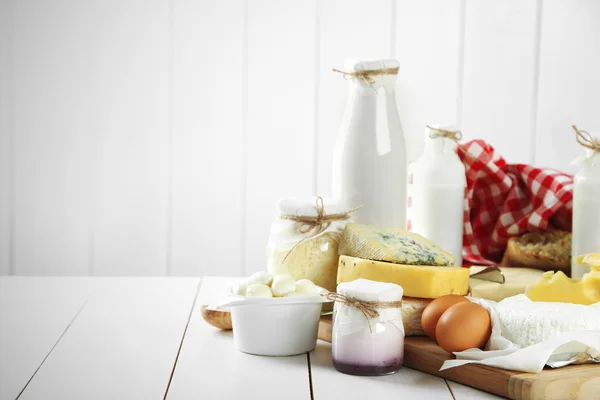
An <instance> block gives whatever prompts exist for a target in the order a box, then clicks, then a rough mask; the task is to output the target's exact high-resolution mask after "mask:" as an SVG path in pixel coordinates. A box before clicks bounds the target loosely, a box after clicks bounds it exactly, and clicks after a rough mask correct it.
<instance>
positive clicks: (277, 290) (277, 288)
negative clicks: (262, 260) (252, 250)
mask: <svg viewBox="0 0 600 400" xmlns="http://www.w3.org/2000/svg"><path fill="white" fill-rule="evenodd" d="M295 289H296V281H294V278H292V276H291V275H287V274H286V275H277V276H275V278H273V284H272V285H271V290H272V291H273V296H275V297H283V296H285V295H286V294H288V293H290V292H293V291H294V290H295Z"/></svg>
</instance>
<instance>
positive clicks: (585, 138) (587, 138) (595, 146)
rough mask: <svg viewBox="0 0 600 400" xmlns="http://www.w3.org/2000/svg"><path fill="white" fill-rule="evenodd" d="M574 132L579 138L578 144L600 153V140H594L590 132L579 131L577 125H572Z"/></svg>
mask: <svg viewBox="0 0 600 400" xmlns="http://www.w3.org/2000/svg"><path fill="white" fill-rule="evenodd" d="M572 128H573V130H574V131H575V135H576V138H577V143H579V144H580V145H582V146H583V147H585V148H587V149H590V150H593V151H596V152H600V140H598V139H596V138H594V137H593V136H592V135H590V133H589V132H587V131H584V130H580V129H577V127H576V126H575V125H572Z"/></svg>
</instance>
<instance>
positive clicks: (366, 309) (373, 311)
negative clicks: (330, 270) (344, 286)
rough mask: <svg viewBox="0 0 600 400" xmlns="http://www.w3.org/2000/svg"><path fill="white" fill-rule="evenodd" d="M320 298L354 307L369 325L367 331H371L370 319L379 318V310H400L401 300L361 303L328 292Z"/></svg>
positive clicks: (360, 301)
mask: <svg viewBox="0 0 600 400" xmlns="http://www.w3.org/2000/svg"><path fill="white" fill-rule="evenodd" d="M321 296H323V297H325V298H326V299H327V300H331V301H334V302H338V303H341V304H343V305H345V306H349V307H354V308H356V309H357V310H358V311H360V312H361V313H362V315H364V316H365V319H366V320H367V323H368V324H369V330H370V331H371V332H372V330H371V323H370V321H369V320H370V319H373V318H377V317H378V316H379V311H377V309H379V308H400V307H402V300H397V301H363V300H357V299H355V298H353V297H350V296H346V295H343V294H340V293H334V292H328V293H323V294H322V295H321Z"/></svg>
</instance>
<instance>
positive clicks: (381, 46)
mask: <svg viewBox="0 0 600 400" xmlns="http://www.w3.org/2000/svg"><path fill="white" fill-rule="evenodd" d="M599 19H600V5H599V4H598V2H596V1H594V0H577V1H576V0H568V1H561V0H535V1H534V0H531V1H526V2H522V1H516V0H515V1H513V0H510V1H505V2H495V1H492V0H485V1H474V0H451V1H444V0H424V1H419V2H414V1H409V0H374V1H370V2H368V5H367V3H366V2H364V1H359V0H351V1H338V0H309V1H306V2H301V1H291V0H289V1H275V0H226V1H217V0H206V1H200V2H198V1H192V0H152V1H142V0H126V1H116V0H110V1H100V0H89V1H86V2H80V1H76V0H55V1H53V2H46V1H42V0H20V1H17V0H0V274H18V275H38V274H42V275H165V274H166V275H170V274H173V275H207V274H210V275H232V276H235V275H245V274H248V273H250V272H253V271H257V270H261V269H264V267H265V246H266V241H267V238H268V234H269V226H270V223H271V220H272V219H273V217H274V213H275V202H276V201H277V199H278V198H280V197H283V196H292V195H298V196H302V195H315V194H321V195H325V196H326V195H330V194H331V189H330V186H331V169H332V166H331V155H332V152H333V146H334V143H335V137H336V132H337V128H338V125H339V122H340V119H341V116H342V113H343V109H344V100H345V96H346V86H347V83H346V82H345V81H344V79H343V77H341V76H339V75H338V74H335V73H333V72H332V71H331V68H341V67H342V66H343V62H344V58H346V57H353V58H387V57H395V58H398V59H399V61H400V64H401V69H400V75H399V80H398V94H397V96H398V105H399V111H400V116H401V119H402V121H403V126H404V130H405V134H406V137H407V141H408V145H409V157H410V158H411V159H414V158H415V157H417V156H418V155H419V153H420V151H421V150H422V147H423V128H424V125H425V124H427V123H453V124H456V125H457V126H459V127H460V128H461V129H462V130H463V132H464V135H465V138H466V139H474V138H483V139H485V140H487V141H489V142H490V143H491V144H492V145H493V146H494V147H495V148H496V149H497V150H498V151H499V152H500V153H501V154H502V155H503V156H504V157H505V158H506V159H507V160H508V161H509V162H524V163H536V164H538V165H542V166H548V167H553V168H557V169H562V170H566V171H569V172H573V171H574V167H573V166H570V165H569V163H570V161H571V160H572V159H573V158H575V157H576V156H577V155H578V154H579V148H578V146H577V145H576V144H575V141H574V138H573V134H572V132H571V131H570V128H569V125H570V124H573V123H577V124H578V125H580V127H581V128H584V129H587V130H589V131H597V132H600V113H598V110H600V97H599V96H598V95H597V93H600V74H598V72H597V71H600V25H598V24H597V23H596V22H597V21H598V20H599Z"/></svg>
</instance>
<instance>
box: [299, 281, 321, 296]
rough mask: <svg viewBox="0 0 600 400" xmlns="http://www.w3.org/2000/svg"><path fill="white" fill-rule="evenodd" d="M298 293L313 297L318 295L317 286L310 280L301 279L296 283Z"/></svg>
mask: <svg viewBox="0 0 600 400" xmlns="http://www.w3.org/2000/svg"><path fill="white" fill-rule="evenodd" d="M296 293H301V294H302V295H305V296H307V295H312V294H317V293H318V290H317V287H316V286H315V284H314V283H313V282H312V281H311V280H308V279H300V280H299V281H297V282H296Z"/></svg>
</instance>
